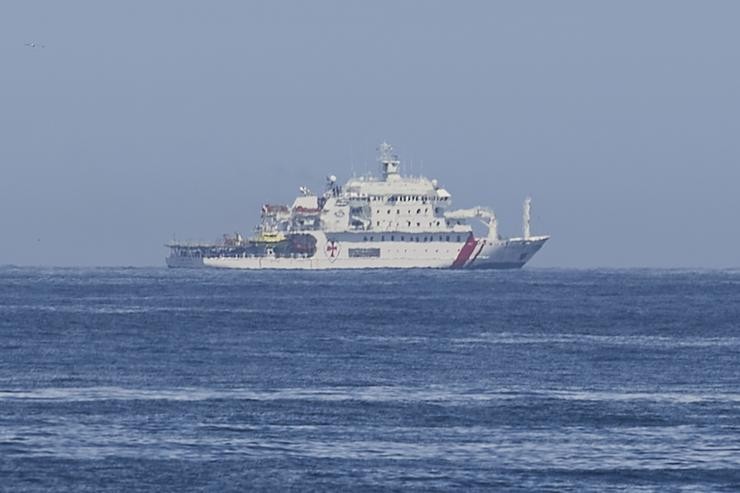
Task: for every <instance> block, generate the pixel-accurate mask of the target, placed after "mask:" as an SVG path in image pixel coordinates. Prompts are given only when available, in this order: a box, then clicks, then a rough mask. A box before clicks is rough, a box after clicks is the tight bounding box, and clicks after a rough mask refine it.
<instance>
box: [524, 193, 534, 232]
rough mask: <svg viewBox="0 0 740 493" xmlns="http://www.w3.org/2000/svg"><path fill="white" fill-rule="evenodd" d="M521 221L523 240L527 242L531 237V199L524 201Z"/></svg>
mask: <svg viewBox="0 0 740 493" xmlns="http://www.w3.org/2000/svg"><path fill="white" fill-rule="evenodd" d="M522 219H523V223H524V224H523V228H524V239H525V240H528V239H529V238H530V236H531V232H530V222H531V221H532V197H527V198H526V199H524V213H523V217H522Z"/></svg>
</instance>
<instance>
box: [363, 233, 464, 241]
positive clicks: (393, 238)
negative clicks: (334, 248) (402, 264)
mask: <svg viewBox="0 0 740 493" xmlns="http://www.w3.org/2000/svg"><path fill="white" fill-rule="evenodd" d="M419 238H421V240H420V239H419ZM443 238H444V239H443ZM450 238H452V237H451V236H450V235H446V236H442V235H439V240H438V241H458V242H460V241H462V237H461V236H460V235H457V240H451V239H450ZM362 241H375V237H374V236H363V237H362ZM379 241H386V239H385V235H381V236H380V240H379ZM388 241H396V235H390V237H389V239H388ZM399 241H406V236H401V237H400V240H399ZM409 241H416V243H419V241H434V236H428V237H427V236H422V237H419V236H409Z"/></svg>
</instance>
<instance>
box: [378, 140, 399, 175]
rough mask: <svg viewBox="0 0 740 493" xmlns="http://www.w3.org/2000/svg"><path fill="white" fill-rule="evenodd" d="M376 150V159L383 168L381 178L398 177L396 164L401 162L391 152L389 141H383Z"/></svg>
mask: <svg viewBox="0 0 740 493" xmlns="http://www.w3.org/2000/svg"><path fill="white" fill-rule="evenodd" d="M378 151H379V152H380V157H378V161H379V162H380V166H381V167H382V168H383V179H384V180H385V181H393V180H397V179H398V178H399V174H398V166H399V164H401V162H400V161H399V160H398V156H396V155H395V154H393V147H392V146H391V145H390V144H389V143H387V142H383V143H382V144H380V146H379V147H378Z"/></svg>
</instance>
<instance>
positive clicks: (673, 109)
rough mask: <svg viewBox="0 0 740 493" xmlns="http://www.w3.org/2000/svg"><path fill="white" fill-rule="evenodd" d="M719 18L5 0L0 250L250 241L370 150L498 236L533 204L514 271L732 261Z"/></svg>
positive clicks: (733, 203)
mask: <svg viewBox="0 0 740 493" xmlns="http://www.w3.org/2000/svg"><path fill="white" fill-rule="evenodd" d="M739 22H740V2H737V1H718V0H713V1H703V2H702V1H698V0H697V1H692V2H682V1H676V0H668V1H645V0H641V1H613V2H597V1H582V2H567V1H558V2H554V1H541V2H535V1H509V2H495V1H481V2H472V1H470V2H464V1H447V2H432V1H415V2H412V1H393V2H390V1H389V2H383V1H375V0H374V1H367V2H359V1H346V0H345V1H336V2H317V1H314V2H308V1H300V2H278V1H274V0H270V1H260V2H248V1H208V2H206V1H183V0H172V1H132V0H127V1H117V2H113V1H101V0H90V1H74V0H67V1H64V2H61V1H34V0H17V1H14V0H3V1H2V3H0V171H1V173H0V232H1V233H0V239H1V240H2V241H0V264H21V265H25V264H43V265H163V259H164V256H165V255H166V250H165V249H164V248H163V247H162V244H163V243H165V242H166V241H167V240H169V239H171V238H172V236H173V234H176V235H177V237H178V238H193V239H215V238H217V237H218V236H219V235H220V234H221V233H223V232H230V231H235V230H239V231H242V232H249V231H250V230H251V228H253V227H254V226H255V224H256V222H257V220H258V215H259V206H260V204H262V203H264V202H267V201H271V202H290V201H291V200H292V198H293V197H294V195H295V194H296V192H297V190H298V186H299V185H303V184H305V185H308V186H309V187H312V188H314V189H320V188H321V187H322V185H323V180H324V177H325V176H326V175H327V174H336V175H337V176H338V177H339V178H340V180H342V181H343V180H344V179H346V178H347V177H348V176H349V175H351V173H352V170H353V169H354V171H355V172H357V173H361V172H364V171H366V170H369V169H371V170H375V166H376V164H375V155H376V151H375V148H376V147H377V144H378V143H379V142H381V141H383V140H387V141H388V142H391V143H392V144H393V145H394V146H395V148H396V150H397V152H398V153H399V154H400V157H401V159H402V161H403V162H402V166H403V167H404V169H405V170H406V171H407V172H408V171H413V172H414V173H415V174H418V173H419V172H421V171H423V173H424V174H425V175H427V176H429V177H430V178H437V179H439V180H440V182H441V184H442V185H443V186H445V187H446V188H447V189H448V190H450V192H452V194H453V197H454V200H455V205H457V206H460V207H469V206H473V205H490V206H492V207H493V208H494V209H495V210H496V211H497V212H498V215H499V222H500V224H501V229H502V232H503V233H507V234H513V233H518V232H519V231H520V228H521V210H520V208H521V201H522V199H523V198H524V197H525V196H526V195H527V194H531V195H532V197H533V198H534V209H535V211H534V212H535V214H534V216H535V220H534V225H533V230H534V232H535V233H548V234H552V236H553V238H552V240H551V241H550V243H548V244H547V245H546V246H545V247H544V248H543V250H542V251H541V252H540V253H539V254H538V255H537V256H536V257H535V259H534V261H533V262H532V265H533V266H547V267H559V266H562V267H572V266H575V267H597V266H614V267H625V266H654V267H670V266H677V267H678V266H681V267H732V266H735V267H736V266H740V247H738V245H739V244H740V227H739V224H740V221H739V220H738V213H739V212H740V194H739V193H738V187H739V186H740V28H738V26H739ZM28 42H36V43H40V44H43V45H44V47H43V48H41V47H39V46H37V47H36V48H32V47H28V46H25V43H28ZM412 163H413V164H412ZM412 166H413V169H412V170H410V167H412Z"/></svg>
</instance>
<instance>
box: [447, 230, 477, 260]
mask: <svg viewBox="0 0 740 493" xmlns="http://www.w3.org/2000/svg"><path fill="white" fill-rule="evenodd" d="M477 244H478V241H477V240H476V239H475V237H474V236H473V233H470V236H468V239H467V241H466V242H465V244H464V245H463V247H462V248H461V249H460V253H458V254H457V258H456V259H455V261H454V262H452V268H453V269H459V268H461V267H463V266H464V265H465V262H467V261H468V259H469V258H470V254H472V253H473V250H475V245H477Z"/></svg>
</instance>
